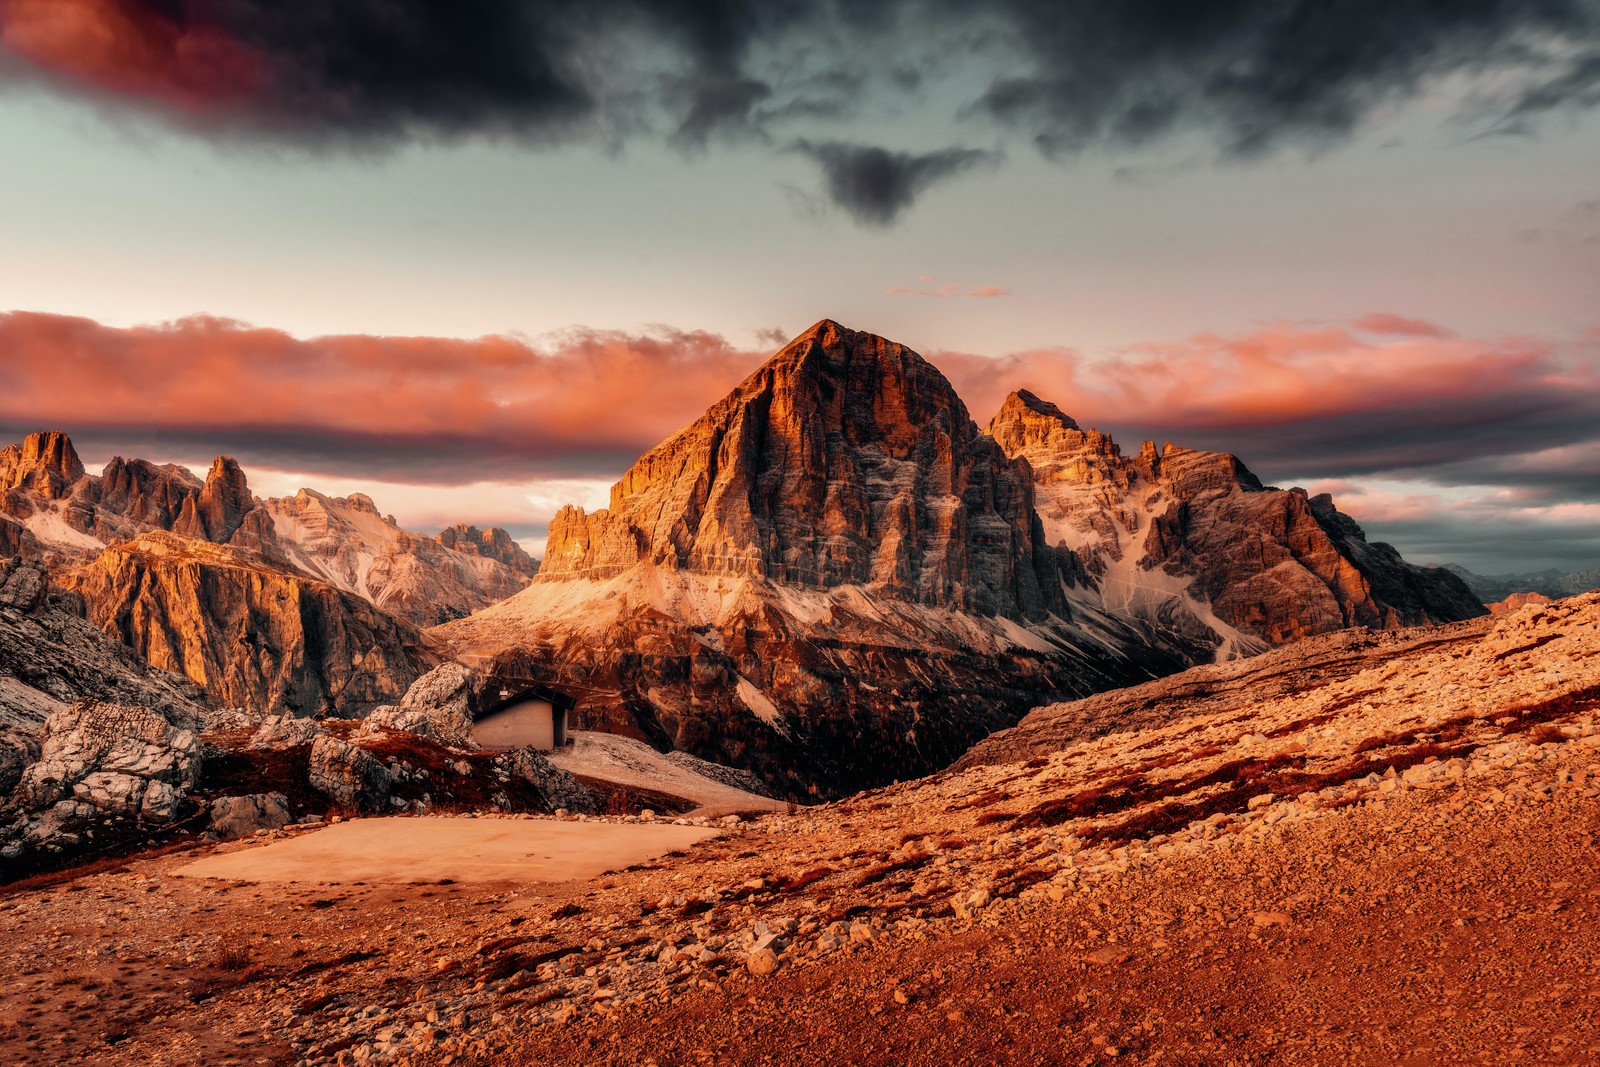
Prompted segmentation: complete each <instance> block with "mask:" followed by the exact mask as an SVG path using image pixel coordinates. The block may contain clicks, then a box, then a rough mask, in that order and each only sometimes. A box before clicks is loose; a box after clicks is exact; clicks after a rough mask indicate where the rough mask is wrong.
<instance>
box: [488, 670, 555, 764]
mask: <svg viewBox="0 0 1600 1067" xmlns="http://www.w3.org/2000/svg"><path fill="white" fill-rule="evenodd" d="M576 703H577V701H575V700H574V699H573V698H572V697H569V696H568V695H567V694H565V693H561V692H557V691H556V690H554V689H551V688H550V687H549V686H547V685H532V686H508V687H505V688H502V689H501V690H500V699H499V700H498V701H497V702H495V703H493V704H491V705H489V706H488V707H487V708H485V709H484V710H483V712H482V713H481V714H480V715H479V716H478V718H477V721H476V722H474V723H473V724H472V739H473V740H474V741H476V742H477V743H478V744H479V745H482V746H483V747H484V748H487V749H513V748H529V747H532V748H536V749H538V750H539V751H541V752H550V751H552V750H554V749H557V748H560V747H561V746H562V745H565V744H566V743H567V714H568V713H569V712H570V711H571V710H572V708H573V706H574V705H575V704H576Z"/></svg>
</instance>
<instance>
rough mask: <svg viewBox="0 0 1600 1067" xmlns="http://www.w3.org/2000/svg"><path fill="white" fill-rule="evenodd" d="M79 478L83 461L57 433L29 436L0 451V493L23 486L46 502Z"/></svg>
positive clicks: (69, 443)
mask: <svg viewBox="0 0 1600 1067" xmlns="http://www.w3.org/2000/svg"><path fill="white" fill-rule="evenodd" d="M83 476H84V469H83V461H82V460H80V459H79V458H78V452H77V449H75V448H73V447H72V441H71V440H70V439H69V438H68V437H67V435H66V434H64V433H62V432H61V431H60V430H41V431H39V432H37V433H30V434H29V435H28V436H27V437H25V438H23V439H22V443H21V444H20V445H8V446H7V447H6V448H4V449H0V489H15V488H17V487H19V486H26V487H27V488H30V489H33V490H35V491H37V492H38V493H39V494H40V495H41V496H43V497H45V498H46V499H50V498H53V497H57V496H61V495H63V493H64V490H66V489H67V487H69V486H71V485H72V484H73V483H74V482H76V481H78V479H80V478H82V477H83Z"/></svg>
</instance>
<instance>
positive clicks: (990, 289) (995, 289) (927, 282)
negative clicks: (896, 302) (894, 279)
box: [883, 274, 1011, 300]
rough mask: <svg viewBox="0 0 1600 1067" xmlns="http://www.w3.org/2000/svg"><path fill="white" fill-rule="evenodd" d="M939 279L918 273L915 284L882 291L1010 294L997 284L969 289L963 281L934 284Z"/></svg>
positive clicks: (981, 296) (892, 293) (889, 293)
mask: <svg viewBox="0 0 1600 1067" xmlns="http://www.w3.org/2000/svg"><path fill="white" fill-rule="evenodd" d="M938 281H939V279H938V277H937V276H936V275H933V274H919V275H918V276H917V284H916V285H896V286H892V287H890V288H888V289H885V290H884V291H883V295H884V296H931V297H946V296H966V297H976V298H978V299H980V300H982V299H993V298H995V297H999V296H1010V295H1011V290H1010V289H1005V288H1002V287H1001V286H998V285H980V286H978V287H977V288H974V289H969V288H967V285H966V283H965V282H943V283H941V284H937V285H936V284H934V283H935V282H938Z"/></svg>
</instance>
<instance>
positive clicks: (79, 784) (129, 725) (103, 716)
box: [17, 701, 201, 819]
mask: <svg viewBox="0 0 1600 1067" xmlns="http://www.w3.org/2000/svg"><path fill="white" fill-rule="evenodd" d="M200 751H201V749H200V743H199V738H198V737H197V736H196V734H195V732H194V730H193V729H191V728H190V725H189V724H188V723H181V724H180V723H176V722H173V721H172V719H170V718H168V717H167V716H166V715H164V714H162V713H161V712H157V711H151V710H149V709H147V708H134V707H128V706H126V705H122V704H103V703H98V702H93V701H91V702H85V703H79V704H73V705H70V706H69V707H66V708H63V709H62V710H60V711H58V712H56V713H55V714H53V715H51V716H50V718H49V719H48V720H46V722H45V729H44V737H43V740H42V742H41V744H40V753H39V760H38V762H37V763H35V764H33V765H32V766H31V767H29V768H28V769H27V770H25V771H24V772H23V773H22V775H21V780H20V782H19V784H18V786H17V789H18V792H19V793H20V795H21V799H22V801H23V803H24V804H25V805H26V806H27V807H29V808H31V809H34V810H40V809H43V808H48V807H51V806H52V805H54V804H56V803H57V802H58V801H61V800H64V799H67V798H68V797H71V798H73V799H75V800H77V801H79V802H80V803H82V804H87V805H89V806H91V807H93V808H95V809H98V810H101V811H105V812H108V813H115V814H140V815H144V816H147V817H150V818H157V819H168V818H171V817H172V816H173V815H174V814H175V813H176V809H177V805H178V802H179V801H180V800H181V798H182V795H183V794H184V793H186V792H187V791H188V790H190V789H192V788H194V785H195V783H196V782H197V781H199V778H200V758H201V757H200Z"/></svg>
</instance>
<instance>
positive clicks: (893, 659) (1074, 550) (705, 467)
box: [430, 320, 1484, 795]
mask: <svg viewBox="0 0 1600 1067" xmlns="http://www.w3.org/2000/svg"><path fill="white" fill-rule="evenodd" d="M1483 611H1484V609H1483V606H1482V604H1481V603H1480V602H1479V601H1478V600H1476V599H1475V598H1474V597H1473V596H1472V595H1471V593H1470V592H1469V591H1468V590H1467V589H1466V587H1465V586H1463V585H1462V584H1461V583H1460V582H1459V580H1458V579H1456V578H1455V577H1454V576H1452V575H1449V574H1447V573H1444V572H1440V571H1437V570H1428V569H1424V568H1419V567H1414V566H1411V565H1410V564H1407V563H1405V562H1404V561H1403V560H1402V559H1400V557H1399V555H1398V554H1397V553H1396V552H1395V551H1394V550H1393V549H1392V548H1390V547H1389V546H1386V545H1381V544H1369V543H1368V542H1366V540H1365V538H1364V536H1363V534H1362V531H1361V529H1360V527H1359V526H1357V525H1356V524H1355V523H1354V522H1353V521H1352V520H1350V519H1349V518H1348V517H1346V516H1344V515H1342V514H1340V513H1339V512H1338V511H1337V510H1336V509H1335V508H1334V507H1333V505H1332V502H1331V501H1329V500H1327V499H1325V498H1321V497H1318V498H1311V497H1308V496H1307V495H1306V494H1305V493H1304V492H1303V491H1300V490H1275V489H1268V488H1266V487H1263V486H1262V485H1261V484H1260V482H1259V481H1257V480H1256V479H1255V478H1254V477H1253V476H1252V475H1250V473H1249V472H1248V470H1246V469H1245V468H1244V466H1243V464H1241V463H1239V461H1238V460H1236V459H1235V458H1234V457H1231V456H1225V455H1221V454H1216V453H1201V452H1192V451H1188V450H1184V449H1179V448H1176V447H1173V446H1168V447H1167V448H1166V449H1163V450H1160V451H1157V450H1156V449H1155V446H1154V445H1153V444H1149V445H1146V446H1145V447H1144V448H1143V449H1142V450H1141V452H1140V453H1139V455H1138V456H1137V457H1135V458H1131V459H1130V458H1126V457H1123V456H1122V454H1121V453H1120V451H1119V450H1118V449H1117V446H1116V445H1115V444H1114V443H1113V442H1112V441H1111V440H1110V439H1109V438H1107V437H1105V436H1104V435H1103V434H1099V433H1097V432H1095V431H1092V430H1090V431H1082V430H1080V429H1079V428H1078V427H1077V426H1076V424H1074V423H1073V422H1072V420H1070V419H1069V418H1067V417H1066V416H1065V415H1064V414H1062V413H1061V412H1060V411H1059V410H1057V409H1055V408H1054V407H1053V406H1052V405H1049V404H1047V403H1046V402H1044V401H1041V400H1039V399H1038V398H1037V397H1034V396H1032V395H1031V394H1020V393H1019V394H1016V395H1014V396H1012V397H1011V398H1010V399H1009V400H1008V401H1007V403H1006V405H1005V407H1004V409H1003V410H1002V411H1001V412H1000V413H999V414H998V415H997V416H996V417H995V419H994V420H993V421H992V422H991V423H990V426H989V430H988V432H987V433H986V432H983V431H980V430H979V428H978V427H977V425H976V424H975V423H974V422H973V420H972V419H971V417H970V416H969V414H968V412H967V409H966V407H965V405H964V404H963V403H962V402H961V400H960V398H959V397H958V396H957V395H956V394H955V391H954V389H953V388H952V387H951V385H950V383H949V382H948V381H947V380H946V379H945V378H944V376H943V375H942V374H940V373H939V371H938V370H937V369H936V368H934V367H933V366H932V365H931V364H929V363H927V362H926V361H925V360H924V359H922V357H921V356H919V355H918V354H917V353H915V352H912V351H911V350H910V349H907V348H905V347H904V346H901V345H898V344H894V343H893V342H890V341H886V340H884V339H883V338H880V337H876V336H873V335H871V334H866V333H860V332H856V331H852V330H848V329H846V328H844V327H842V326H840V325H839V324H837V323H835V322H832V321H827V320H824V321H823V322H820V323H818V324H817V325H816V326H814V327H813V328H812V329H810V330H808V331H807V332H806V333H804V334H802V335H801V336H800V337H798V338H796V339H795V340H794V341H793V342H791V343H790V344H789V345H788V346H786V347H785V348H784V349H783V350H782V351H780V352H779V353H778V354H777V355H776V356H774V357H773V359H772V360H771V361H769V362H768V363H767V364H766V365H764V366H763V367H761V368H760V369H759V370H757V371H756V372H755V373H753V374H752V375H751V376H750V377H749V378H747V379H746V380H745V381H744V382H743V383H741V384H740V385H739V386H738V387H737V388H736V389H735V390H734V391H733V392H732V393H730V394H729V395H728V396H727V397H726V398H724V399H723V400H722V401H720V402H719V403H717V404H716V405H714V406H713V407H712V408H711V409H710V410H709V411H707V413H706V414H705V415H704V416H703V417H702V418H700V419H699V420H697V421H696V422H694V423H693V424H691V425H690V426H688V427H687V428H685V429H684V430H682V431H680V432H679V433H677V434H675V435H674V436H673V437H671V438H669V439H668V440H667V441H665V442H663V443H662V444H661V445H658V446H657V447H656V448H654V449H652V450H650V451H649V452H647V453H646V454H645V455H644V456H642V457H641V458H640V459H639V460H638V462H636V463H635V464H634V465H633V467H632V468H630V469H629V470H628V472H627V473H626V474H624V475H623V477H622V479H621V480H620V481H619V482H617V484H616V485H615V486H614V487H613V488H612V492H611V503H610V506H609V507H608V508H607V509H605V510H602V511H598V512H595V513H593V514H589V513H586V512H584V511H583V510H582V509H578V508H572V507H568V508H564V509H563V510H562V511H561V512H559V513H558V514H557V515H556V517H555V519H554V521H553V522H552V524H551V533H550V540H549V544H548V547H547V550H546V554H545V558H544V561H543V564H542V566H541V570H540V572H539V575H538V577H537V578H536V579H535V581H534V584H533V585H532V586H530V587H529V588H528V589H527V590H525V591H523V592H522V593H519V594H517V595H516V596H514V597H511V598H510V599H508V600H506V601H504V602H502V603H500V604H497V605H495V606H493V607H491V608H489V609H487V610H485V611H483V612H480V613H478V614H477V615H475V616H473V617H472V618H470V619H464V620H460V621H457V622H453V623H450V624H447V625H445V626H442V627H439V628H436V629H434V630H432V631H430V634H431V635H432V636H434V637H436V638H437V639H438V640H440V641H441V642H442V643H444V644H445V645H447V646H448V647H449V648H451V649H452V650H453V651H454V653H455V654H457V655H460V656H463V657H466V658H468V659H471V660H474V661H488V662H494V663H495V664H496V665H497V669H500V670H502V671H513V672H514V671H521V672H525V673H527V674H530V675H535V676H541V677H554V678H556V679H559V680H561V681H564V682H566V683H567V684H569V685H570V686H573V687H574V688H575V689H577V690H580V691H581V692H582V693H583V694H584V698H585V699H584V705H585V710H584V712H583V714H584V716H585V718H586V721H587V723H588V724H589V725H593V726H600V727H603V728H606V729H611V730H616V731H619V732H632V733H634V734H636V735H637V736H641V737H644V738H646V739H649V740H650V741H652V742H654V743H656V744H658V745H661V746H667V745H671V746H675V747H678V748H681V749H685V750H688V751H690V752H692V753H694V754H695V755H698V756H701V757H704V758H707V759H711V760H714V761H717V762H723V763H729V764H733V765H737V766H743V767H747V768H750V769H752V770H755V771H756V772H757V773H759V774H761V775H762V776H763V777H764V778H765V779H766V780H767V781H768V782H769V783H770V784H772V785H773V786H774V788H776V789H778V790H779V791H780V792H786V793H789V794H791V795H794V794H804V793H808V792H812V793H823V794H832V793H836V792H841V791H849V790H853V789H857V788H861V787H864V786H870V785H876V784H882V783H883V782H885V781H890V780H893V779H895V778H902V777H909V776H912V775H915V774H920V773H926V772H928V771H931V770H934V769H937V768H938V767H941V766H943V765H945V764H946V763H948V762H949V761H950V760H951V759H953V758H955V756H956V755H958V754H959V753H960V752H962V751H964V750H965V749H966V748H967V747H969V746H970V745H971V744H972V743H973V742H974V741H975V740H977V739H978V738H979V737H981V736H983V735H985V734H987V733H989V732H990V731H992V730H994V729H996V728H997V727H1000V726H1004V725H1009V724H1010V723H1011V722H1014V721H1015V720H1016V718H1018V717H1019V716H1020V715H1021V714H1022V713H1023V712H1024V711H1026V710H1027V709H1028V708H1030V707H1033V706H1036V705H1038V704H1040V703H1044V702H1047V701H1048V700H1051V699H1060V698H1063V697H1068V696H1084V695H1088V694H1090V693H1093V692H1098V691H1101V690H1105V689H1110V688H1115V687H1118V686H1123V685H1127V684H1131V683H1134V682H1139V681H1145V680H1148V679H1150V678H1153V677H1156V676H1159V675H1163V674H1168V673H1171V672H1172V671H1174V670H1178V669H1181V668H1183V667H1186V666H1189V665H1191V664H1196V663H1204V662H1210V661H1212V660H1215V659H1217V658H1219V657H1224V658H1225V657H1227V656H1230V655H1238V654H1245V653H1249V652H1255V651H1259V650H1261V649H1263V648H1266V647H1268V646H1269V645H1271V644H1274V643H1281V642H1285V641H1291V640H1295V639H1298V638H1301V637H1304V636H1307V635H1311V634H1317V633H1323V632H1327V631H1330V630H1334V629H1338V628H1342V627H1345V626H1366V627H1378V628H1393V627H1397V626H1402V625H1408V624H1417V623H1427V622H1445V621H1451V620H1455V619H1460V618H1467V617H1471V616H1475V615H1481V614H1482V613H1483Z"/></svg>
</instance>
